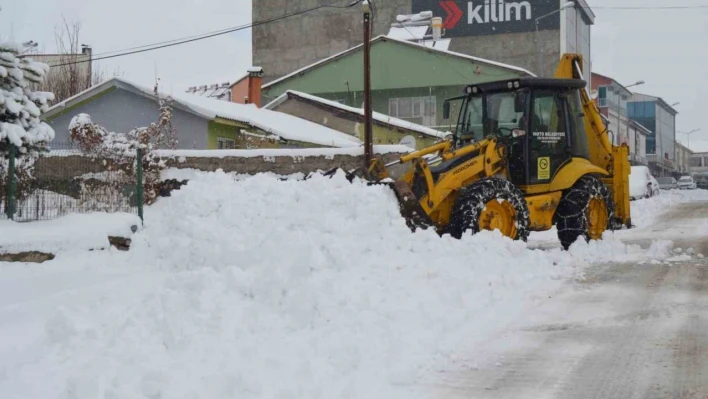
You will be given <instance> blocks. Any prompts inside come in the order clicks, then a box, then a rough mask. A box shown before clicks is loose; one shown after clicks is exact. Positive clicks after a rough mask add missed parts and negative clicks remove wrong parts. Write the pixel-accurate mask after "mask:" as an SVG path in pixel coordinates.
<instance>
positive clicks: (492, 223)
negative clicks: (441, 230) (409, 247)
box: [449, 178, 529, 241]
mask: <svg viewBox="0 0 708 399" xmlns="http://www.w3.org/2000/svg"><path fill="white" fill-rule="evenodd" d="M481 230H499V232H500V233H501V234H502V235H504V236H506V237H509V238H511V239H514V240H524V241H525V240H526V239H527V238H528V236H529V209H528V206H527V205H526V200H525V199H524V195H523V193H522V192H521V191H520V190H519V189H518V188H517V187H516V186H514V185H513V184H511V182H509V181H506V180H502V179H498V178H487V179H482V180H480V181H478V182H475V183H473V184H471V185H469V186H467V187H465V188H463V189H462V190H461V191H460V193H459V194H458V195H457V199H456V200H455V205H454V207H453V209H452V214H451V215H450V227H449V232H450V234H451V235H452V236H453V237H455V238H462V236H463V235H464V234H466V233H468V234H474V233H477V232H479V231H481Z"/></svg>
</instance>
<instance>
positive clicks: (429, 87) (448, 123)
mask: <svg viewBox="0 0 708 399" xmlns="http://www.w3.org/2000/svg"><path fill="white" fill-rule="evenodd" d="M362 47H363V46H361V45H359V46H357V47H354V48H352V49H349V50H347V51H346V52H343V53H340V54H338V55H337V56H334V57H330V58H328V59H326V60H323V61H321V62H319V63H316V64H313V65H310V66H308V67H306V68H303V69H301V70H299V71H297V72H295V73H292V74H289V75H286V76H284V77H282V78H280V79H277V80H275V81H271V82H270V83H267V84H265V85H263V90H262V95H263V102H264V103H265V104H267V103H269V102H272V101H274V100H275V99H277V98H278V97H280V96H281V95H283V94H284V93H286V92H287V91H288V90H294V91H299V92H303V93H307V94H312V95H315V96H318V97H322V98H325V99H328V100H332V101H337V102H340V103H342V104H345V105H348V106H351V107H355V108H362V107H363V105H362V103H363V101H364V97H363V90H364V82H363V80H364V79H363V74H362V73H361V71H362V62H363V61H362V60H363V51H362ZM371 60H372V61H371V85H372V94H371V99H372V108H373V110H374V111H376V112H379V113H382V114H384V115H389V116H392V117H394V118H398V119H403V120H405V121H408V122H412V123H415V124H419V125H423V126H427V127H431V128H434V129H436V130H441V131H451V130H453V129H454V124H455V123H457V119H456V118H455V116H456V111H457V108H456V107H457V106H458V105H459V103H453V104H452V107H451V108H452V112H451V116H452V117H451V118H450V119H444V118H443V104H444V102H445V100H447V99H449V98H452V97H459V96H460V95H462V93H463V89H464V87H465V86H466V85H469V84H475V83H483V82H490V81H495V80H504V79H513V78H518V77H522V76H530V75H531V73H530V72H528V71H526V70H524V69H522V68H518V67H515V66H511V65H505V64H500V63H498V62H493V61H489V60H485V59H480V58H476V57H471V56H468V55H464V54H459V53H453V52H450V51H443V50H437V49H435V48H428V47H426V46H424V45H422V44H418V43H413V42H409V41H405V40H398V39H393V38H390V37H387V36H379V37H377V38H375V39H374V40H372V42H371Z"/></svg>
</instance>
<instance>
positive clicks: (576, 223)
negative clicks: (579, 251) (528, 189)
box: [556, 176, 615, 249]
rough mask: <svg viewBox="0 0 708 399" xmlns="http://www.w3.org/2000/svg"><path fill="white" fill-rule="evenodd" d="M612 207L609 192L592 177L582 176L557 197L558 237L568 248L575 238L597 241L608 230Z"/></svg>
mask: <svg viewBox="0 0 708 399" xmlns="http://www.w3.org/2000/svg"><path fill="white" fill-rule="evenodd" d="M614 216H615V206H614V202H612V198H611V196H610V191H609V190H608V189H607V187H606V186H605V184H603V183H602V181H600V179H598V178H597V177H594V176H583V177H581V178H580V179H579V180H578V181H577V182H576V183H575V185H574V186H573V187H572V188H570V189H569V190H568V191H567V192H566V193H565V194H564V195H563V198H562V199H561V202H560V204H559V205H558V210H557V211H556V226H557V228H558V239H560V242H561V244H562V245H563V248H565V249H568V248H569V247H570V246H571V245H572V244H573V243H574V242H575V241H576V240H577V239H578V238H579V237H583V238H584V239H585V240H586V241H589V240H599V239H601V238H602V234H604V233H605V231H607V230H611V229H612V222H613V220H614Z"/></svg>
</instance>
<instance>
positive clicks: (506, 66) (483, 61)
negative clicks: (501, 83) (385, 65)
mask: <svg viewBox="0 0 708 399" xmlns="http://www.w3.org/2000/svg"><path fill="white" fill-rule="evenodd" d="M382 41H383V42H386V41H387V42H392V43H398V44H403V45H406V46H411V47H415V48H420V49H423V50H425V51H432V52H435V53H438V54H442V55H447V56H450V57H456V58H461V59H466V60H469V61H474V62H478V63H480V64H487V65H492V66H496V67H499V68H504V69H509V70H512V71H515V72H518V73H522V74H524V75H527V76H536V75H534V74H533V73H531V72H529V71H527V70H526V69H524V68H520V67H517V66H513V65H509V64H504V63H501V62H497V61H492V60H488V59H485V58H479V57H474V56H471V55H467V54H462V53H456V52H454V51H449V50H443V49H442V48H439V47H428V46H426V45H424V44H420V43H415V42H411V41H407V40H401V39H396V38H393V37H389V36H385V35H381V36H377V37H376V38H374V39H373V40H372V41H371V44H372V45H374V44H376V43H378V42H382ZM362 46H363V44H360V45H358V46H354V47H352V48H350V49H347V50H344V51H342V52H341V53H337V54H334V55H332V56H330V57H327V58H325V59H322V60H320V61H317V62H315V63H314V64H310V65H308V66H306V67H304V68H301V69H298V70H297V71H295V72H292V73H289V74H287V75H285V76H283V77H282V78H279V79H276V80H274V81H272V82H269V83H268V84H265V85H263V89H267V88H269V87H271V86H273V85H276V84H278V83H280V82H282V81H284V80H287V79H290V78H292V77H295V76H297V75H300V74H302V73H305V72H307V71H309V70H310V69H314V68H315V67H318V66H320V65H324V64H326V63H328V62H331V61H333V60H335V59H337V58H340V57H342V56H345V55H347V54H350V53H353V52H356V51H357V50H359V49H360V48H361V47H362Z"/></svg>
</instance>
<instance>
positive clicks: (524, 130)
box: [361, 54, 631, 249]
mask: <svg viewBox="0 0 708 399" xmlns="http://www.w3.org/2000/svg"><path fill="white" fill-rule="evenodd" d="M581 65H583V63H582V57H581V56H580V55H577V54H566V55H564V56H563V57H562V59H561V61H560V63H559V66H558V69H557V71H556V74H555V77H554V78H553V79H543V78H535V77H524V78H517V79H512V80H504V81H496V82H490V83H482V84H477V85H470V86H467V87H465V89H464V95H463V96H461V97H458V98H455V99H450V100H448V101H446V102H445V105H444V113H445V114H446V115H445V116H446V118H449V114H450V104H451V103H452V102H453V101H458V102H459V104H460V110H459V115H458V118H457V128H456V131H455V133H454V137H453V138H451V139H450V140H446V141H445V142H441V143H439V144H436V145H433V146H431V147H429V148H425V149H422V150H419V151H416V152H413V153H411V154H407V155H405V156H402V157H401V158H400V159H399V160H398V161H396V162H393V163H391V164H388V165H385V164H384V163H383V161H382V160H381V159H378V158H376V159H374V160H373V161H372V163H371V165H370V167H369V168H368V170H366V171H363V173H361V174H363V175H365V177H366V178H368V179H370V180H373V181H378V182H381V181H383V180H385V179H387V178H389V176H390V174H389V170H388V168H390V167H392V165H394V164H398V163H403V164H409V165H410V168H409V169H408V170H407V172H406V173H404V174H403V176H402V177H400V178H399V179H398V180H396V181H395V182H394V183H390V184H391V186H392V188H393V189H394V191H395V192H396V195H397V197H398V200H399V203H400V205H401V213H402V214H403V216H404V217H405V218H406V220H407V223H408V224H409V226H410V227H411V228H413V229H415V228H420V227H432V228H435V229H436V230H437V231H438V232H439V233H440V234H450V235H452V236H454V237H457V238H460V237H462V236H463V235H464V234H470V233H472V234H474V233H475V232H478V231H480V230H499V231H500V232H501V233H502V234H503V235H505V236H507V237H510V238H512V239H520V240H525V239H526V238H527V237H528V235H529V233H530V232H531V231H544V230H549V229H551V227H552V226H553V225H556V226H557V228H558V238H559V239H560V241H561V244H562V245H563V247H564V248H566V249H567V248H568V247H569V246H570V245H571V244H572V243H573V242H575V241H576V240H577V239H578V238H581V237H582V238H584V239H586V240H596V239H600V238H601V237H602V235H603V233H604V232H605V231H607V230H610V229H614V228H618V227H621V226H627V227H630V226H631V218H630V208H629V173H630V165H629V156H628V154H629V148H628V147H627V146H626V145H623V146H613V145H612V144H611V143H610V140H609V139H608V132H607V129H606V126H605V123H604V121H603V120H602V118H601V116H600V112H599V110H598V108H597V106H596V105H595V103H594V101H593V100H592V99H591V98H590V97H589V95H588V92H587V90H586V88H585V86H586V82H585V81H584V80H582V69H581Z"/></svg>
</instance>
